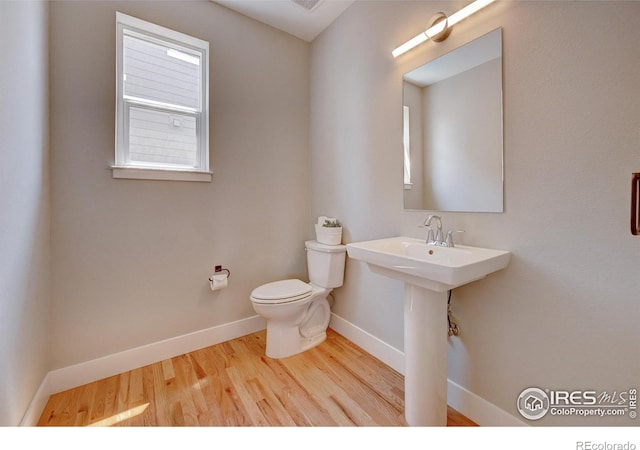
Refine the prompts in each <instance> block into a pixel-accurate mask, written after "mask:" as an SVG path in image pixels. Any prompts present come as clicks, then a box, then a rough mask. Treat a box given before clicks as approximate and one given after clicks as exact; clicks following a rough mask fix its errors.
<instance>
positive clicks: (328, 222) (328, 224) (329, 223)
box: [322, 219, 342, 228]
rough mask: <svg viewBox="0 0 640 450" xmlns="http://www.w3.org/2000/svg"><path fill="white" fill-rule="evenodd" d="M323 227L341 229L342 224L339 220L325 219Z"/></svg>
mask: <svg viewBox="0 0 640 450" xmlns="http://www.w3.org/2000/svg"><path fill="white" fill-rule="evenodd" d="M322 226H323V227H327V228H339V227H341V226H342V225H341V224H340V221H339V220H338V219H332V220H329V219H325V221H324V225H322Z"/></svg>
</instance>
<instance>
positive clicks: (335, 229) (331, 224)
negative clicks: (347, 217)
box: [316, 216, 342, 245]
mask: <svg viewBox="0 0 640 450" xmlns="http://www.w3.org/2000/svg"><path fill="white" fill-rule="evenodd" d="M316 239H317V241H318V242H320V243H322V244H327V245H340V243H341V242H342V224H341V223H340V221H339V220H338V219H333V218H330V217H324V216H323V217H320V219H319V220H318V223H317V224H316Z"/></svg>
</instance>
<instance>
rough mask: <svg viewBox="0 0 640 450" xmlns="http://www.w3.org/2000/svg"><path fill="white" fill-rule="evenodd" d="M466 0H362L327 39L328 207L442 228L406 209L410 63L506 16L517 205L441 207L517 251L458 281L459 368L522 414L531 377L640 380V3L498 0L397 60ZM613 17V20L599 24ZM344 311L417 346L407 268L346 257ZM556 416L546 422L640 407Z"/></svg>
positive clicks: (324, 147)
mask: <svg viewBox="0 0 640 450" xmlns="http://www.w3.org/2000/svg"><path fill="white" fill-rule="evenodd" d="M452 9H453V4H451V3H444V2H443V3H431V2H385V1H379V2H378V1H377V2H357V3H356V4H355V5H354V6H352V7H351V8H350V9H349V10H347V12H346V13H345V14H344V15H343V16H342V17H340V18H339V19H338V21H337V22H335V23H334V24H333V25H332V26H331V27H330V28H329V29H328V30H327V31H326V32H325V33H324V34H323V35H321V36H320V38H318V39H317V40H316V41H314V43H313V45H312V59H311V74H312V75H311V104H312V113H311V161H312V165H311V167H312V172H311V177H312V183H313V184H312V202H311V204H312V209H311V213H312V215H316V214H319V213H329V214H331V215H332V216H336V217H339V218H340V219H341V220H342V222H343V224H344V227H345V230H344V232H345V238H346V241H347V242H350V241H358V240H365V239H373V238H380V237H385V236H392V235H408V236H414V237H426V236H425V232H424V230H423V229H418V228H416V226H417V225H420V224H422V222H423V221H424V219H425V218H426V216H427V214H428V213H427V212H426V211H425V212H408V211H404V210H403V209H402V196H403V187H402V151H401V148H402V147H401V142H402V141H401V138H402V113H401V105H402V74H403V73H404V72H406V71H408V70H410V69H412V68H414V67H416V66H417V65H419V63H421V62H426V61H427V60H430V59H433V58H435V57H437V56H439V55H441V54H443V53H445V52H447V51H449V50H451V49H453V48H454V47H456V46H458V45H461V44H463V43H466V42H468V41H470V40H472V39H474V38H476V37H479V36H481V35H483V34H485V33H486V32H488V31H491V30H493V29H495V28H497V27H503V29H504V34H503V39H504V43H503V51H504V53H503V55H504V66H503V67H504V108H505V109H504V126H505V135H504V143H505V212H504V213H503V214H481V213H443V214H442V216H443V221H444V225H445V227H446V228H447V229H449V228H457V229H464V230H466V231H467V232H466V233H465V234H464V235H463V236H462V239H461V240H462V241H463V242H464V243H466V244H469V245H477V246H485V247H490V248H498V249H507V250H510V251H512V252H513V257H512V260H511V263H510V265H509V267H508V268H507V269H506V270H504V271H502V272H500V273H496V274H494V275H491V276H490V277H488V278H486V279H485V280H481V281H478V282H475V283H473V284H470V285H468V286H466V287H462V288H459V289H456V290H455V291H454V294H453V315H454V318H455V320H456V321H457V322H458V324H459V325H460V327H461V330H462V335H461V336H460V337H458V338H453V339H450V341H449V378H450V379H451V380H453V381H454V382H456V383H458V384H460V385H462V386H463V387H465V388H467V389H469V390H470V391H472V392H473V393H475V394H477V395H479V396H480V397H482V398H484V399H486V400H488V401H489V402H491V403H493V404H495V405H496V406H498V407H500V408H502V409H503V410H505V411H507V412H509V413H511V414H512V415H513V416H516V417H519V415H518V412H517V411H516V406H515V405H516V399H517V397H518V395H519V394H520V392H521V391H522V390H523V389H524V388H527V387H530V386H539V387H543V388H550V389H568V390H574V389H595V390H598V391H601V390H608V391H610V392H611V391H621V390H627V389H629V388H631V387H637V385H638V380H639V378H638V376H639V374H640V360H638V358H637V357H636V356H635V355H637V345H638V342H640V327H638V317H640V303H639V302H638V299H639V293H640V277H638V276H637V273H638V267H640V239H638V238H634V237H632V236H631V234H630V233H629V230H628V228H629V196H630V193H629V185H630V176H631V172H633V171H638V170H640V153H639V150H638V149H639V142H640V139H639V138H640V135H639V134H638V123H639V122H640V103H639V102H638V101H637V96H636V95H634V94H633V93H634V92H637V88H638V77H637V74H638V73H640V60H639V59H638V52H637V43H638V42H640V28H638V27H637V22H638V19H640V3H636V2H619V3H618V2H528V1H521V2H497V3H496V4H494V5H491V6H490V7H489V8H487V9H486V10H484V11H482V12H481V13H479V14H478V15H476V16H474V17H472V18H470V19H467V20H466V21H465V22H463V23H461V24H459V25H458V26H456V28H455V29H454V30H453V32H452V34H451V36H450V37H449V39H448V40H447V41H445V42H443V43H442V44H434V43H426V44H423V45H422V46H421V47H420V48H419V49H417V50H415V51H413V52H411V53H409V54H407V55H405V56H403V57H400V58H398V59H397V60H394V59H393V58H392V56H391V50H393V48H394V47H396V46H397V45H399V44H400V43H402V42H404V41H406V40H407V39H409V38H410V37H412V36H414V35H415V34H416V33H417V32H418V31H419V30H422V29H423V28H424V25H425V23H426V21H427V20H428V18H429V17H431V16H432V15H433V14H434V13H435V12H437V11H440V10H445V11H450V10H452ZM603 29H606V30H607V31H606V36H604V35H603V34H602V32H601V30H603ZM345 281H346V283H345V286H344V287H343V288H341V289H338V290H337V292H336V298H337V300H336V304H335V307H334V309H335V312H336V313H337V314H338V315H340V316H342V317H343V318H345V319H346V320H348V321H350V322H352V323H354V324H355V325H357V326H359V327H361V328H362V329H364V330H365V331H367V332H369V333H371V334H373V335H374V336H376V337H378V338H379V339H381V340H383V341H384V342H386V343H388V344H390V345H392V346H394V347H396V348H398V349H402V346H403V337H402V327H403V324H402V322H403V319H402V286H401V284H400V282H397V281H395V280H391V279H384V278H382V277H380V276H377V275H374V274H371V273H370V272H369V271H368V270H367V269H366V267H364V265H363V264H361V263H358V262H355V261H348V262H347V272H346V277H345ZM633 423H634V422H633V421H630V420H629V419H628V418H624V419H621V418H612V419H608V420H607V419H593V418H587V419H580V418H577V417H576V416H572V417H565V418H554V417H550V416H547V417H545V418H544V419H542V420H540V421H539V422H537V423H535V425H565V424H582V425H591V424H610V425H631V424H633Z"/></svg>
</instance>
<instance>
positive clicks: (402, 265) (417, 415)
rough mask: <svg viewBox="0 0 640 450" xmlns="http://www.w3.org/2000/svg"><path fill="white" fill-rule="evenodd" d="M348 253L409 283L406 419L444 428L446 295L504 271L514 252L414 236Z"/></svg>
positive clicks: (355, 248) (350, 246) (379, 241)
mask: <svg viewBox="0 0 640 450" xmlns="http://www.w3.org/2000/svg"><path fill="white" fill-rule="evenodd" d="M347 253H348V254H349V257H350V258H353V259H357V260H361V261H364V262H365V263H367V265H368V266H369V268H370V269H371V271H372V272H375V273H378V274H380V275H385V276H388V277H391V278H396V279H399V280H402V281H404V363H405V369H404V383H405V412H404V414H405V418H406V419H407V423H408V424H409V425H412V426H445V425H446V424H447V336H448V334H447V332H448V322H447V292H446V291H448V290H449V289H453V288H455V287H458V286H461V285H463V284H467V283H470V282H472V281H475V280H479V279H480V278H484V277H486V276H487V275H489V274H490V273H492V272H495V271H497V270H500V269H504V268H505V267H506V266H507V264H509V259H510V257H511V253H509V252H506V251H502V250H491V249H488V248H479V247H469V246H466V245H458V246H456V247H441V246H437V245H432V244H427V243H425V241H424V240H421V239H415V238H409V237H393V238H388V239H377V240H374V241H365V242H356V243H353V244H347Z"/></svg>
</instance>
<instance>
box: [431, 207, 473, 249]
mask: <svg viewBox="0 0 640 450" xmlns="http://www.w3.org/2000/svg"><path fill="white" fill-rule="evenodd" d="M433 220H435V221H437V223H436V231H435V232H434V231H433V229H432V228H431V222H432V221H433ZM424 226H425V227H427V228H428V229H429V232H428V234H427V241H426V242H427V244H432V245H439V246H441V247H454V246H455V245H454V244H453V233H464V230H449V231H447V237H446V238H445V236H444V233H443V231H442V218H441V217H440V216H436V215H435V214H431V215H430V216H429V217H427V220H425V221H424Z"/></svg>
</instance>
